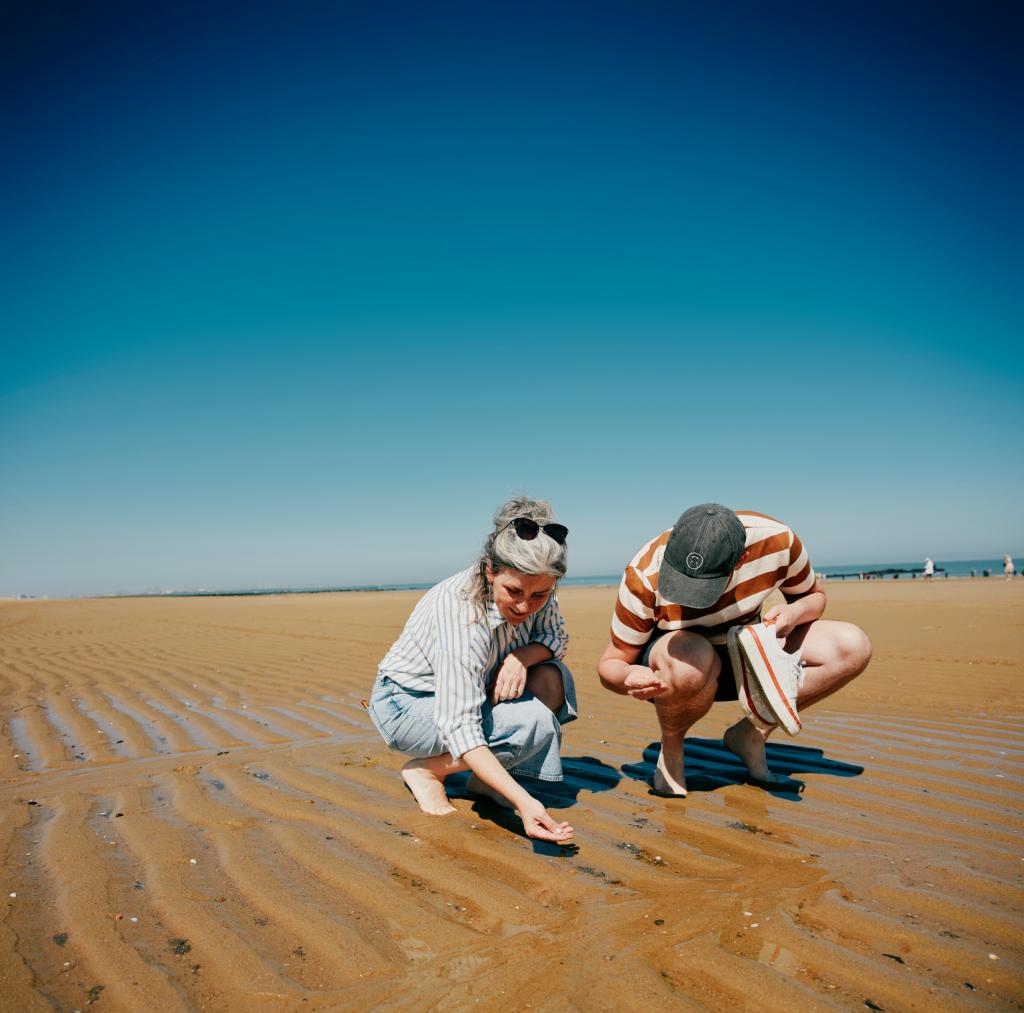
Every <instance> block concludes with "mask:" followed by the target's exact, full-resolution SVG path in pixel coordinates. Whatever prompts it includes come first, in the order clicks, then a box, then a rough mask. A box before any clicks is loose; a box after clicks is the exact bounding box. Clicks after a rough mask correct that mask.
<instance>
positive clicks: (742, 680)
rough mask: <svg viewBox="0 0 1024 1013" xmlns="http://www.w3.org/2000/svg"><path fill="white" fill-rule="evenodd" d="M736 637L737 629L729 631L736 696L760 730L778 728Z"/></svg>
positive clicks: (730, 657) (730, 656)
mask: <svg viewBox="0 0 1024 1013" xmlns="http://www.w3.org/2000/svg"><path fill="white" fill-rule="evenodd" d="M736 635H737V630H736V628H735V627H734V628H733V629H731V630H729V637H728V647H729V660H730V661H731V662H732V674H733V677H734V678H735V679H736V695H737V696H738V697H739V701H740V706H741V707H742V708H743V710H744V712H745V713H746V715H747V717H748V718H750V720H751V721H753V723H754V724H755V725H756V726H757V727H758V728H764V729H769V728H778V726H779V723H778V721H776V720H775V715H774V714H772V713H771V709H770V708H769V707H767V700H765V698H764V694H763V693H762V692H760V689H759V683H758V682H757V681H756V680H755V679H754V676H753V674H752V673H751V672H749V665H748V663H747V659H746V657H745V656H744V653H743V651H742V650H740V646H739V644H738V643H737V642H736ZM755 694H756V695H757V696H758V697H760V701H761V703H762V704H763V706H759V704H758V701H755V699H754V696H755ZM765 711H767V713H765Z"/></svg>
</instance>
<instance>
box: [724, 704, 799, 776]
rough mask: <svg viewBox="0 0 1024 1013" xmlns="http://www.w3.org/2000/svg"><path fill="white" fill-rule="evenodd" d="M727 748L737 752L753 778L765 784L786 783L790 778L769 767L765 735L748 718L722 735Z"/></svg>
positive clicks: (738, 722)
mask: <svg viewBox="0 0 1024 1013" xmlns="http://www.w3.org/2000/svg"><path fill="white" fill-rule="evenodd" d="M722 741H723V742H724V743H725V748H726V749H728V750H729V752H731V753H735V754H736V755H737V756H738V757H739V758H740V759H741V760H742V761H743V762H744V763H745V764H746V765H747V770H749V771H750V776H751V778H752V779H753V780H755V781H759V782H762V783H765V784H785V783H787V782H788V781H789V778H787V777H782V776H781V775H780V774H774V773H772V771H770V770H769V769H768V759H767V757H766V756H765V750H764V743H765V736H764V735H762V733H761V732H760V731H759V730H758V729H757V728H755V727H754V726H753V725H752V724H751V723H750V722H749V721H748V720H747V719H746V718H743V719H742V720H740V721H737V722H736V724H734V725H733V726H732V727H731V728H730V729H728V730H727V731H726V733H725V735H723V736H722Z"/></svg>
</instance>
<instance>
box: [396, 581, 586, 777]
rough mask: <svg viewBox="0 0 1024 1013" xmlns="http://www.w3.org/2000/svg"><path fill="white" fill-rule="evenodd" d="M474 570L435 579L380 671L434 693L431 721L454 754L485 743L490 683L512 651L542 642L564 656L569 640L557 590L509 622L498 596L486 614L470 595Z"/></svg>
mask: <svg viewBox="0 0 1024 1013" xmlns="http://www.w3.org/2000/svg"><path fill="white" fill-rule="evenodd" d="M475 571H476V567H470V568H469V569H468V570H463V571H462V572H461V573H457V574H455V576H454V577H449V578H448V579H447V580H442V581H441V583H440V584H435V585H434V587H432V588H431V589H430V590H429V591H428V592H427V593H426V594H425V595H424V596H423V597H422V598H421V599H420V600H419V601H418V602H417V603H416V607H415V608H414V609H413V610H412V615H410V616H409V620H408V622H406V624H405V629H403V630H402V633H401V636H399V638H398V639H397V640H396V641H395V642H394V644H392V645H391V650H390V651H388V653H387V654H386V655H385V656H384V660H383V661H382V662H381V663H380V674H381V675H384V676H387V677H388V678H389V679H392V680H393V681H394V682H397V683H398V684H399V685H400V686H404V687H405V688H406V689H412V690H416V691H418V692H427V693H433V694H434V721H435V723H436V724H437V727H438V728H439V729H440V731H441V736H442V738H443V739H444V743H445V745H446V746H447V747H448V750H449V751H450V752H451V754H452V755H453V756H455V757H459V756H461V755H462V754H463V753H465V752H466V751H467V750H469V749H473V748H474V747H475V746H482V745H485V744H486V740H485V739H484V734H483V728H482V727H481V708H482V707H483V705H484V702H485V700H486V698H487V685H488V683H489V682H490V680H491V679H492V677H493V676H495V675H496V674H497V672H498V669H499V668H500V667H501V664H502V662H503V661H504V660H505V659H506V658H507V657H508V656H509V654H511V653H512V651H514V650H516V649H517V648H519V647H525V646H526V645H527V644H543V645H544V646H545V647H547V648H548V649H549V650H550V651H551V653H552V654H553V655H554V657H556V658H563V657H565V651H566V648H567V647H568V645H569V638H568V637H567V636H566V634H565V623H564V622H563V621H562V615H561V613H560V612H559V611H558V602H557V600H556V599H555V596H554V594H552V595H551V596H550V597H549V598H548V600H547V601H546V602H545V603H544V607H543V608H542V609H541V610H540V611H539V612H536V613H535V614H534V615H532V616H530V618H529V619H525V620H524V621H523V622H521V623H520V624H519V625H518V626H512V625H511V624H510V623H507V622H505V620H504V619H503V618H502V616H501V613H500V612H499V611H498V608H497V606H496V605H495V604H494V602H488V603H487V607H486V610H485V611H484V612H483V613H482V612H481V609H480V606H479V604H478V603H477V602H475V601H472V600H471V599H470V598H469V597H468V592H469V589H470V586H471V584H472V580H473V577H474V575H475Z"/></svg>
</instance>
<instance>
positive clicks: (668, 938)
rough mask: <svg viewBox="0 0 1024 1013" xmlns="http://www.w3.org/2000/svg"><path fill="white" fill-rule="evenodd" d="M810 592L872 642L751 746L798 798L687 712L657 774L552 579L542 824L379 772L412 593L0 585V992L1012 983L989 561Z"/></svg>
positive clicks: (904, 1000) (178, 1001) (843, 989)
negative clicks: (447, 810) (378, 682)
mask: <svg viewBox="0 0 1024 1013" xmlns="http://www.w3.org/2000/svg"><path fill="white" fill-rule="evenodd" d="M828 590H829V598H830V605H829V611H828V615H829V616H830V617H832V618H843V619H850V620H852V621H854V622H858V623H860V624H861V625H862V626H863V627H864V628H865V629H866V630H867V631H868V632H869V634H870V636H871V637H872V640H873V641H874V645H875V659H874V661H873V663H872V665H871V667H870V668H869V669H868V671H867V672H866V673H865V675H863V676H862V677H861V678H860V679H859V680H858V681H857V682H856V683H854V684H853V685H851V686H850V687H848V688H847V689H846V690H844V691H843V692H841V693H840V694H838V695H837V696H834V697H832V698H830V699H828V700H826V701H824V702H823V703H822V704H820V705H819V706H818V707H816V708H814V709H812V710H809V711H807V712H806V713H805V719H806V723H805V730H804V732H803V733H802V734H801V735H800V736H799V737H798V738H796V739H788V738H786V737H785V736H780V738H779V739H778V741H777V742H775V744H774V745H773V746H772V748H771V761H772V766H773V768H774V769H776V770H777V771H779V772H783V773H786V774H790V775H791V776H793V777H794V778H798V779H800V780H801V781H803V782H804V784H805V789H804V791H803V792H802V794H801V793H797V792H796V791H793V792H789V793H785V792H780V793H776V794H768V793H766V792H764V791H761V790H759V789H757V788H754V787H751V786H749V785H746V784H743V783H742V771H741V770H740V768H739V767H738V766H737V765H736V763H735V762H734V761H733V760H732V758H731V756H730V755H729V754H727V753H725V752H724V751H723V749H722V746H721V734H722V732H723V730H724V729H725V728H726V727H727V725H728V724H729V723H731V721H732V720H734V719H735V715H736V713H737V709H736V708H737V705H735V704H719V705H716V706H715V707H714V708H713V709H712V712H711V714H710V715H709V716H708V717H707V718H705V719H704V720H703V721H702V722H700V724H699V725H697V726H696V728H695V729H694V732H693V738H692V739H691V740H688V743H687V757H688V760H687V764H688V772H689V775H690V780H691V788H692V789H694V790H692V791H691V794H690V797H689V798H688V799H687V800H685V801H666V800H661V799H657V798H654V797H652V796H650V795H649V794H648V786H647V783H646V781H645V778H647V777H649V775H650V772H651V769H652V768H651V761H652V759H653V757H654V754H653V753H652V752H651V751H650V749H648V748H646V747H648V746H649V744H651V743H653V742H654V740H655V738H656V735H655V720H654V714H653V708H651V707H650V706H649V705H646V704H640V703H637V702H635V701H632V700H629V699H626V698H622V697H617V696H613V695H612V694H610V693H607V692H606V691H604V690H602V689H601V688H600V687H599V685H598V683H597V680H596V676H594V675H593V670H594V665H595V662H596V659H597V657H598V655H599V654H600V652H601V650H602V649H603V647H604V644H605V638H606V631H607V621H608V615H609V611H610V608H611V603H612V599H613V595H614V590H613V589H611V588H567V589H565V590H563V592H562V593H561V601H562V607H563V611H564V613H565V615H566V618H567V622H568V627H569V631H570V633H571V634H572V638H573V639H572V646H571V649H570V656H569V659H568V660H569V662H570V664H571V666H572V667H573V669H574V670H575V672H576V677H577V685H578V687H579V691H580V703H581V719H580V720H579V721H578V722H576V723H575V724H572V725H569V726H567V728H566V730H565V740H564V743H563V755H564V756H565V757H566V758H567V760H566V770H567V774H568V777H567V781H566V782H565V785H564V786H563V787H562V789H561V791H560V792H559V793H557V794H554V795H551V796H550V797H549V803H550V805H551V806H552V808H558V811H559V812H561V813H562V814H564V817H565V818H567V819H569V820H570V821H571V822H572V823H573V825H574V826H575V827H576V829H577V845H578V850H576V851H572V850H570V849H563V848H557V847H554V846H542V845H535V844H533V843H532V842H530V841H528V840H527V839H525V838H524V837H523V836H522V834H521V829H520V827H519V825H518V821H517V820H516V819H515V818H514V817H509V816H506V815H504V814H502V813H501V812H500V811H498V810H496V809H495V808H494V807H493V806H490V805H485V804H483V803H475V802H473V801H471V800H469V799H466V798H464V797H463V798H458V797H456V801H455V805H456V806H457V807H458V810H459V811H458V812H457V813H456V814H455V815H453V816H449V817H446V818H443V819H438V818H431V817H427V816H424V815H422V814H420V813H419V812H418V810H417V809H416V808H415V806H414V804H413V803H412V801H411V799H410V798H409V796H408V794H407V793H406V792H405V791H404V790H403V788H402V785H401V782H400V780H399V777H398V775H397V770H398V767H399V766H400V763H401V760H400V758H399V757H398V756H397V755H396V754H391V753H389V752H388V751H387V750H386V749H385V748H384V746H383V744H382V743H381V742H380V740H379V739H378V737H377V735H376V733H375V731H374V730H373V728H372V726H371V725H370V723H369V720H368V719H367V716H366V714H365V712H364V710H363V709H362V707H361V706H360V702H359V701H360V698H362V697H365V696H368V694H369V689H370V685H371V682H372V680H373V675H374V671H375V666H376V662H377V661H378V660H379V658H380V657H381V656H382V654H383V653H384V651H385V650H386V649H387V647H388V645H389V644H390V643H391V641H392V639H393V638H394V637H395V635H396V634H397V633H398V631H399V629H400V628H401V626H402V624H403V622H404V620H405V618H406V616H407V615H408V613H409V611H410V609H411V607H412V605H413V603H414V602H415V600H416V599H417V594H416V593H408V592H394V593H391V592H384V593H350V594H331V595H292V596H281V597H267V598H198V599H121V600H95V601H68V602H64V601H36V602H0V691H2V700H0V707H2V713H3V718H4V720H3V726H2V733H3V734H2V742H0V813H2V815H3V819H2V822H0V855H2V861H3V877H2V883H0V888H2V894H0V912H2V917H0V1009H3V1010H12V1011H13V1010H18V1011H32V1010H52V1009H66V1010H72V1009H78V1010H85V1009H86V1008H92V1007H95V1008H97V1009H101V1010H103V1009H107V1010H131V1011H137V1010H146V1009H160V1010H162V1011H171V1010H188V1009H203V1010H248V1009H255V1008H268V1009H275V1010H335V1009H360V1010H361V1009H371V1008H373V1009H389V1008H390V1009H396V1010H427V1009H461V1008H467V1007H469V1006H475V1007H478V1008H480V1009H526V1008H530V1009H534V1010H563V1009H573V1008H575V1009H581V1010H619V1009H641V1008H645V1009H666V1008H684V1009H685V1008H693V1009H713V1010H721V1009H754V1008H756V1009H759V1010H792V1009H858V1010H863V1009H865V1008H869V1009H886V1010H934V1009H944V1010H945V1009H964V1010H975V1009H1007V1008H1015V1007H1019V1006H1020V1005H1021V1004H1022V1003H1024V987H1022V984H1021V982H1022V976H1021V971H1022V951H1024V946H1022V943H1024V922H1022V917H1021V912H1022V907H1024V900H1022V894H1021V890H1020V882H1021V873H1022V871H1024V849H1022V847H1021V844H1022V837H1021V832H1022V827H1024V820H1022V818H1021V796H1022V790H1021V777H1020V775H1021V768H1022V759H1024V743H1022V740H1021V731H1022V729H1024V660H1022V646H1024V636H1022V633H1024V619H1022V616H1024V580H1019V581H1016V582H1012V583H1007V582H1004V581H1003V580H1001V579H990V580H975V581H968V580H943V581H938V580H937V581H934V582H931V583H929V584H925V583H924V582H922V581H914V582H910V581H901V582H885V583H882V582H871V583H863V584H843V585H830V586H829V589H828ZM453 794H454V795H455V796H458V794H459V792H458V791H453ZM9 894H10V895H12V896H8V895H9ZM14 894H16V896H13V895H14Z"/></svg>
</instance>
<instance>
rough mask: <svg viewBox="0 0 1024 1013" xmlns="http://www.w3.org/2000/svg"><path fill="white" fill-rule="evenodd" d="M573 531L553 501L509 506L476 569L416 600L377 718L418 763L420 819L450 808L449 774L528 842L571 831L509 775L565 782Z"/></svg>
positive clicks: (378, 700) (380, 693) (413, 785)
mask: <svg viewBox="0 0 1024 1013" xmlns="http://www.w3.org/2000/svg"><path fill="white" fill-rule="evenodd" d="M567 535H568V528H566V527H565V526H564V525H562V524H556V523H554V514H553V513H552V510H551V507H550V505H549V504H548V503H545V502H544V501H543V500H533V499H526V498H516V499H512V500H509V501H508V502H507V503H505V504H504V505H503V506H502V507H501V508H500V509H499V510H498V512H497V514H495V516H494V529H493V530H492V531H491V533H490V535H489V536H488V538H487V541H486V542H485V544H484V549H483V552H482V554H481V556H480V558H479V559H478V560H477V562H476V563H475V564H474V565H473V566H471V567H470V568H469V569H468V570H463V571H462V572H460V573H457V574H455V575H454V576H452V577H449V578H448V579H447V580H443V581H441V583H440V584H437V585H435V586H434V587H432V588H431V589H430V590H429V591H428V592H427V593H426V594H425V595H424V596H423V597H422V598H421V599H420V601H419V602H418V603H417V605H416V607H415V608H414V609H413V611H412V615H411V616H410V617H409V621H408V622H407V623H406V624H405V629H403V630H402V634H401V636H400V637H399V638H398V640H396V641H395V643H394V644H393V645H392V647H391V650H390V651H388V653H387V655H386V656H385V658H384V660H383V661H382V662H381V663H380V670H379V673H378V675H377V681H376V682H375V683H374V687H373V695H372V697H371V700H370V716H371V717H372V718H373V722H374V724H375V725H376V726H377V729H378V731H379V732H380V733H381V735H382V736H383V737H384V740H385V742H387V744H388V745H389V746H390V747H391V748H392V749H395V750H398V751H399V752H402V753H405V754H406V755H408V756H411V757H413V759H411V760H409V762H408V763H406V765H405V766H404V767H403V768H402V779H403V780H404V781H405V784H406V786H407V787H408V788H409V790H410V791H411V792H412V794H413V796H414V797H415V798H416V801H417V802H418V803H419V805H420V808H421V809H422V810H423V811H424V812H426V813H431V814H433V815H436V816H443V815H446V814H447V813H451V812H454V811H455V809H454V807H453V806H452V804H451V803H450V802H449V800H448V795H447V794H446V792H445V788H444V779H445V778H446V777H447V776H448V775H449V774H454V773H457V772H459V771H464V770H469V771H471V772H472V773H471V775H470V780H469V788H470V790H471V791H473V792H476V793H478V794H485V795H488V796H490V797H491V798H495V799H497V800H498V801H504V802H505V804H508V805H511V806H512V807H513V808H515V809H517V810H518V811H519V815H520V817H521V818H522V821H523V826H524V828H525V830H526V833H527V835H528V836H530V837H536V838H540V839H542V840H549V841H564V840H568V839H569V838H570V837H571V836H572V833H573V830H572V827H571V826H569V824H568V823H563V822H559V821H558V820H555V819H552V818H551V816H549V815H548V813H547V812H546V811H545V809H544V806H543V805H541V803H540V802H538V801H537V799H535V798H534V797H533V796H532V795H530V794H529V792H527V791H526V789H525V788H523V786H522V785H520V784H519V783H518V782H517V781H515V780H514V779H513V778H512V776H511V775H512V774H522V775H527V776H530V777H536V778H540V779H542V780H545V781H560V780H561V779H562V761H561V757H560V755H559V747H560V745H561V738H562V733H561V726H562V725H563V724H565V723H566V722H568V721H572V720H574V719H575V718H576V716H577V713H576V690H575V687H574V685H573V681H572V675H571V674H570V672H569V670H568V669H567V668H566V667H565V665H564V664H562V661H561V659H562V657H563V656H564V655H565V650H566V646H567V644H568V638H567V637H566V635H565V626H564V623H563V622H562V616H561V614H560V613H559V611H558V603H557V601H556V600H555V596H554V590H555V585H556V584H557V583H558V580H559V578H560V577H563V576H564V575H565V570H566V559H565V557H566V547H565V540H566V536H567Z"/></svg>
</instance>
